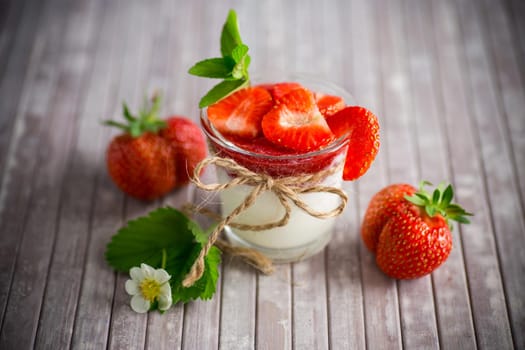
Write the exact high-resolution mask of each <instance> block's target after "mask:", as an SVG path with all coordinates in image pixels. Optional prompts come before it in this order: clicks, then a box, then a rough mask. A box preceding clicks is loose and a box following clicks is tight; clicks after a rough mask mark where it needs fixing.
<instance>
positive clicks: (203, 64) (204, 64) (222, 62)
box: [188, 57, 235, 79]
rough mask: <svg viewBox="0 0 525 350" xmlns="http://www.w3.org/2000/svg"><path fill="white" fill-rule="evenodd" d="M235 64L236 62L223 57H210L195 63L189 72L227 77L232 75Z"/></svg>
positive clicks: (197, 74) (209, 76) (213, 76)
mask: <svg viewBox="0 0 525 350" xmlns="http://www.w3.org/2000/svg"><path fill="white" fill-rule="evenodd" d="M232 63H233V64H232ZM234 65H235V62H232V61H231V60H226V59H224V58H222V57H216V58H208V59H206V60H203V61H200V62H197V63H195V65H193V67H191V68H190V70H189V71H188V73H190V74H193V75H196V76H199V77H207V78H220V79H227V78H229V77H230V76H231V73H232V69H233V67H234Z"/></svg>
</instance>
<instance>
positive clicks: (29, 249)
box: [1, 5, 97, 348]
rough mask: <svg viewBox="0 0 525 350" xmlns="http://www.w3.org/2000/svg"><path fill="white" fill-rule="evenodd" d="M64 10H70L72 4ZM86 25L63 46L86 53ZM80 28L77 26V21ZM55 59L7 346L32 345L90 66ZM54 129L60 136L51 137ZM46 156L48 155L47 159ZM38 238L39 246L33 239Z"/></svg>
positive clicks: (90, 33)
mask: <svg viewBox="0 0 525 350" xmlns="http://www.w3.org/2000/svg"><path fill="white" fill-rule="evenodd" d="M64 6H65V5H64ZM65 9H66V10H67V9H68V7H65ZM69 11H75V8H74V7H73V8H72V9H69ZM73 13H74V12H71V14H73ZM66 18H67V16H66ZM73 18H74V17H73ZM88 19H89V17H88ZM88 23H89V22H88ZM91 24H93V23H89V25H87V26H86V28H85V31H86V32H85V33H80V34H82V36H79V37H72V36H67V35H66V36H65V37H64V41H63V48H66V49H67V48H68V47H69V46H70V45H72V41H70V40H74V42H75V44H76V45H78V49H79V50H80V52H82V53H84V51H86V52H89V47H90V45H92V43H93V42H94V40H95V34H96V30H95V29H96V28H97V26H93V25H91ZM76 26H77V23H73V22H72V20H70V21H68V23H67V26H66V28H65V29H67V30H66V31H65V33H68V30H69V33H70V32H71V31H72V30H73V28H77V27H76ZM79 27H80V28H82V26H81V25H79ZM66 58H69V61H66ZM73 58H75V59H73ZM54 59H55V62H57V63H61V67H60V70H59V73H58V78H57V84H56V89H54V91H53V97H52V103H51V105H50V108H49V110H48V113H49V115H51V120H50V123H48V124H47V126H48V128H46V129H45V130H43V132H44V134H43V138H42V142H41V144H40V145H39V148H38V150H37V151H36V154H35V156H36V157H37V159H38V160H37V161H38V165H37V169H36V171H35V173H34V175H35V176H34V183H33V186H34V188H33V191H34V192H33V196H32V201H31V203H30V204H29V205H30V207H29V211H28V213H29V215H28V218H27V222H26V226H25V229H24V232H23V240H22V242H21V246H20V251H19V256H18V263H17V265H16V267H15V274H14V279H13V286H12V289H11V294H10V297H9V303H8V305H7V311H6V316H5V322H4V325H3V328H2V335H1V336H2V338H1V340H2V342H3V344H2V345H3V346H5V347H6V348H11V347H13V346H16V347H18V348H27V347H31V346H32V345H33V342H34V340H35V339H34V338H35V332H36V326H37V323H38V319H39V316H40V310H41V301H42V296H43V292H44V287H45V283H46V277H47V273H48V265H49V262H50V258H51V254H52V253H53V251H54V239H55V234H56V230H57V222H56V218H57V211H58V209H59V207H60V203H61V200H60V195H61V189H62V186H61V180H62V178H63V176H64V170H65V166H66V163H67V159H68V157H69V154H70V152H69V150H70V146H71V142H72V138H73V132H72V129H73V127H74V124H75V120H76V117H75V116H76V105H77V102H78V100H79V98H80V95H81V92H82V86H83V85H82V81H83V78H84V76H85V74H86V73H87V72H88V71H89V67H90V64H89V61H88V60H87V59H86V58H85V57H83V56H82V54H80V57H65V56H62V57H55V58H54ZM71 116H73V117H71ZM55 133H58V134H61V135H62V138H58V137H54V135H56V134H55ZM50 154H53V156H52V157H49V155H50ZM42 236H47V237H48V239H47V240H44V241H42V240H41V237H42ZM39 240H40V242H41V244H35V243H34V242H36V241H39ZM35 311H36V312H35ZM15 344H16V345H15Z"/></svg>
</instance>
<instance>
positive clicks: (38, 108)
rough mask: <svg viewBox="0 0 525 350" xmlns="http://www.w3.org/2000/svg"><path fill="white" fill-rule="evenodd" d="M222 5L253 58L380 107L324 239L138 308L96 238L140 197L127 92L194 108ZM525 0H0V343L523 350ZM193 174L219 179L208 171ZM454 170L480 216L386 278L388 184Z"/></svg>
mask: <svg viewBox="0 0 525 350" xmlns="http://www.w3.org/2000/svg"><path fill="white" fill-rule="evenodd" d="M229 8H235V9H236V10H237V12H238V15H239V19H240V22H241V32H242V35H243V39H244V41H245V42H246V43H248V45H249V46H250V52H251V56H252V69H253V70H256V71H257V70H258V71H264V70H268V69H280V70H285V71H286V70H292V71H301V72H309V73H314V74H317V75H320V76H323V77H325V78H326V79H328V80H332V81H334V82H336V83H338V84H340V85H342V86H343V87H344V88H346V89H347V90H348V91H350V92H351V93H352V95H353V96H354V97H355V99H356V101H357V102H358V103H359V104H361V105H364V106H367V107H369V108H370V109H372V110H373V111H375V112H376V114H377V115H378V116H379V118H380V123H381V128H382V129H381V130H382V148H381V151H380V153H379V155H378V158H377V161H376V162H375V164H374V166H373V167H372V169H371V170H370V171H369V172H368V173H367V174H366V175H365V176H364V177H363V178H362V179H360V180H359V181H357V182H355V183H347V184H345V186H346V190H347V191H348V193H349V194H350V202H349V206H348V207H347V209H346V211H345V213H344V215H343V216H342V217H341V218H340V219H339V220H338V223H337V229H336V232H335V235H334V238H333V240H332V241H331V243H330V244H329V246H328V247H327V248H326V249H325V250H324V251H323V252H322V253H320V254H318V255H316V256H315V257H313V258H311V259H309V260H307V261H304V262H301V263H296V264H286V265H280V266H278V267H277V269H276V272H275V274H273V275H271V276H263V275H259V274H257V273H256V272H254V271H253V270H252V269H251V268H249V267H247V266H246V265H243V264H241V263H239V262H238V261H236V260H232V259H230V258H228V257H227V256H225V257H224V260H223V264H222V267H221V278H220V280H219V285H218V292H217V294H216V295H215V296H214V298H213V299H212V300H211V301H207V302H201V301H197V302H192V303H189V304H186V305H176V306H174V307H173V308H172V309H171V310H170V311H169V312H168V313H166V314H164V315H160V314H158V313H150V314H147V315H139V314H136V313H134V312H133V311H132V310H131V309H130V307H129V297H128V296H127V295H126V293H125V291H124V282H125V280H126V278H127V276H124V275H121V274H116V273H114V272H113V271H112V270H111V269H110V268H109V267H108V266H107V265H106V263H105V261H104V258H103V253H104V249H105V245H106V244H107V242H108V240H109V238H110V237H111V235H112V234H113V233H114V232H115V230H116V229H117V228H118V227H119V226H120V225H122V224H123V223H124V222H125V221H126V220H128V219H131V218H134V217H136V216H139V215H143V214H144V213H146V212H148V211H149V210H151V209H153V208H155V207H158V206H160V205H164V204H168V205H172V206H175V207H180V206H181V205H182V204H184V203H186V202H199V201H201V200H202V199H203V198H205V196H206V194H203V193H200V192H199V191H196V190H195V189H194V188H193V187H191V186H187V187H185V188H181V189H179V190H177V191H175V192H173V193H171V194H170V195H168V196H166V197H165V198H164V199H163V200H159V201H156V202H154V203H149V204H144V203H141V202H138V201H135V200H133V199H130V198H128V197H125V196H124V195H123V194H122V193H121V192H119V191H118V190H117V189H116V187H115V186H114V185H113V184H112V183H111V181H110V180H109V178H108V176H107V173H106V170H105V163H104V151H105V147H106V145H107V143H108V142H109V140H110V139H111V137H113V136H114V135H115V134H116V131H113V130H109V129H108V128H104V127H103V126H101V123H100V121H101V120H102V119H107V118H118V117H119V113H120V104H121V102H122V101H123V100H125V101H127V102H128V103H129V104H130V105H131V106H132V108H134V109H136V108H137V107H138V106H139V105H140V103H141V101H142V98H143V96H144V95H146V94H150V93H152V92H153V91H154V90H156V89H160V90H162V91H163V92H164V96H165V99H164V104H163V113H164V114H166V115H168V114H172V113H174V114H182V115H186V116H188V117H191V118H193V119H195V120H197V114H198V112H197V107H196V106H197V101H198V99H199V97H200V96H201V95H202V94H203V93H204V92H205V91H206V90H207V88H208V87H209V86H210V84H211V82H208V81H205V80H203V79H198V78H195V77H191V76H189V75H188V74H187V73H186V71H187V69H188V68H189V66H190V65H191V64H192V63H194V62H195V61H197V60H199V59H202V58H204V57H211V56H215V55H218V54H219V32H220V29H221V26H222V23H223V21H224V19H225V17H226V14H227V11H228V9H229ZM524 164H525V2H523V1H521V0H500V1H497V0H371V1H366V0H350V1H343V0H341V1H319V0H315V1H314V0H303V1H299V0H297V1H278V0H261V1H241V0H237V1H205V0H197V1H182V0H180V1H174V0H151V1H145V0H111V1H110V0H76V1H71V0H69V1H67V0H42V1H37V0H34V1H30V0H27V1H16V0H0V186H1V187H0V349H6V350H10V349H31V348H37V349H65V348H75V349H103V348H110V349H143V348H146V349H175V348H183V349H215V348H221V349H251V348H257V349H291V348H294V349H328V348H331V349H365V348H367V349H397V348H406V349H438V348H442V349H477V348H479V349H513V348H514V349H525V292H523V289H524V288H525V219H524V213H525V211H524V207H525V165H524ZM206 176H210V177H212V176H213V174H209V173H208V174H207V175H206ZM421 179H427V180H430V181H433V182H436V183H437V182H439V181H441V180H449V181H451V182H452V183H453V184H454V185H455V186H456V189H457V197H458V201H459V202H460V203H462V204H463V205H464V206H465V207H466V208H467V209H468V210H470V211H473V212H474V213H475V214H476V216H475V217H474V218H473V222H472V224H471V225H468V226H461V227H458V226H455V227H454V249H453V251H452V254H451V256H450V258H449V259H448V261H447V262H446V263H445V264H444V265H443V266H442V267H441V268H439V269H438V270H437V271H435V272H434V273H433V274H432V275H429V276H426V277H424V278H421V279H417V280H411V281H395V280H392V279H390V278H388V277H386V276H385V275H384V274H382V273H381V272H380V271H379V270H378V268H377V267H376V265H375V263H374V259H373V256H372V255H371V254H370V253H369V252H368V251H367V249H366V248H365V247H364V245H363V244H362V242H361V240H360V237H359V227H360V220H361V218H362V216H363V214H364V211H365V210H366V206H367V203H368V201H369V199H370V197H371V196H372V195H373V194H374V193H375V192H377V191H378V190H379V189H380V188H382V187H383V186H385V185H386V184H388V183H393V182H409V183H413V184H416V183H417V182H418V181H419V180H421Z"/></svg>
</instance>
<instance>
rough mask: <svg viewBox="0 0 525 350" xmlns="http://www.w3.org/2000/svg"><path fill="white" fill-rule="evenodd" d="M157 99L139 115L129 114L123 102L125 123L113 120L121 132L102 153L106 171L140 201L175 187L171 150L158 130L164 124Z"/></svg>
mask: <svg viewBox="0 0 525 350" xmlns="http://www.w3.org/2000/svg"><path fill="white" fill-rule="evenodd" d="M159 104H160V99H159V98H158V97H156V98H154V100H153V104H152V105H151V106H150V108H149V109H148V108H146V109H145V110H143V111H141V113H140V114H139V116H137V117H135V116H133V115H131V113H130V112H129V110H128V108H127V106H126V105H125V104H124V117H125V118H126V120H127V122H128V123H127V124H124V123H118V122H114V121H108V122H106V124H107V125H112V126H117V127H119V128H121V129H122V130H124V133H123V134H121V135H119V136H117V137H115V138H114V139H113V140H112V141H111V143H110V144H109V147H108V149H107V153H106V162H107V167H108V172H109V175H110V176H111V178H112V179H113V181H114V182H115V184H116V185H117V186H118V187H119V188H120V189H121V190H122V191H124V192H125V193H127V194H129V195H130V196H132V197H135V198H138V199H142V200H152V199H155V198H158V197H160V196H162V195H164V194H166V193H167V192H169V191H170V190H172V189H173V188H174V186H175V182H176V176H175V151H174V149H173V147H172V146H171V145H170V143H169V142H168V141H167V140H165V139H164V138H162V137H161V136H160V135H159V134H158V132H159V130H160V129H162V128H163V127H165V125H166V123H165V122H164V121H162V120H160V119H158V118H157V112H158V109H159Z"/></svg>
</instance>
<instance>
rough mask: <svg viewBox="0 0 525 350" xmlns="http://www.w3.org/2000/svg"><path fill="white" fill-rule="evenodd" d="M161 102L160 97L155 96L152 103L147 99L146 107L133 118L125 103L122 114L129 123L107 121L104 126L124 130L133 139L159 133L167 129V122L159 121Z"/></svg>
mask: <svg viewBox="0 0 525 350" xmlns="http://www.w3.org/2000/svg"><path fill="white" fill-rule="evenodd" d="M160 100H161V99H160V95H154V96H153V98H152V99H151V102H149V101H148V100H147V99H145V101H144V107H143V108H142V109H141V110H140V111H139V115H138V116H133V115H132V114H131V113H130V111H129V108H128V106H127V105H126V103H123V105H122V110H123V111H122V114H123V115H124V118H125V119H126V121H127V122H128V123H127V124H124V123H119V122H116V121H114V120H107V121H105V122H104V124H106V125H110V126H115V127H117V128H119V129H122V130H123V131H124V132H125V133H127V134H129V135H131V136H132V137H139V136H140V135H142V134H143V133H145V132H152V133H157V132H158V131H160V130H161V129H162V128H165V127H166V122H165V121H164V120H161V119H159V110H160Z"/></svg>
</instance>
